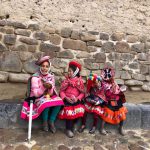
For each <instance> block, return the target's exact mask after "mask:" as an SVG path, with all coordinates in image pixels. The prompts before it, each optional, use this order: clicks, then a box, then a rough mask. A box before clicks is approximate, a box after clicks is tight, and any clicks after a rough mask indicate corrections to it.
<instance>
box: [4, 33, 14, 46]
mask: <svg viewBox="0 0 150 150" xmlns="http://www.w3.org/2000/svg"><path fill="white" fill-rule="evenodd" d="M15 42H16V35H14V34H7V35H4V43H5V44H10V45H13V44H15Z"/></svg>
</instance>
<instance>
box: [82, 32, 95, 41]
mask: <svg viewBox="0 0 150 150" xmlns="http://www.w3.org/2000/svg"><path fill="white" fill-rule="evenodd" d="M80 37H81V40H82V41H86V42H87V41H95V40H96V39H97V38H96V36H95V35H93V34H90V33H87V32H82V33H81V34H80Z"/></svg>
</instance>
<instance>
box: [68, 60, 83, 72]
mask: <svg viewBox="0 0 150 150" xmlns="http://www.w3.org/2000/svg"><path fill="white" fill-rule="evenodd" d="M70 66H75V67H77V68H78V69H79V70H80V71H81V64H79V63H78V62H76V61H71V62H70V63H69V67H70Z"/></svg>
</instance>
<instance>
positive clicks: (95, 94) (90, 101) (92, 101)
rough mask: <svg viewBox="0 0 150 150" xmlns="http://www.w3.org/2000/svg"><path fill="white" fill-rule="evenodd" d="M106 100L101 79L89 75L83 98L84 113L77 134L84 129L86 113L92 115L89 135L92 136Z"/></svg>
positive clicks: (95, 75)
mask: <svg viewBox="0 0 150 150" xmlns="http://www.w3.org/2000/svg"><path fill="white" fill-rule="evenodd" d="M105 100H106V98H105V94H104V90H103V87H102V86H101V77H100V76H98V75H97V74H93V73H90V75H89V77H88V80H87V91H86V98H85V102H84V105H85V113H84V117H83V118H82V126H81V128H80V129H79V132H83V131H84V129H85V128H86V118H87V114H88V113H92V114H93V119H94V121H93V125H92V128H91V129H90V131H89V133H91V134H93V133H94V132H95V130H96V125H97V122H98V118H99V117H100V116H102V115H103V108H102V106H103V104H104V101H105Z"/></svg>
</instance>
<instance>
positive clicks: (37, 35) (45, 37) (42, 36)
mask: <svg viewBox="0 0 150 150" xmlns="http://www.w3.org/2000/svg"><path fill="white" fill-rule="evenodd" d="M33 37H34V38H35V39H37V40H42V41H47V40H49V34H48V33H45V32H35V33H34V34H33Z"/></svg>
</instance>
